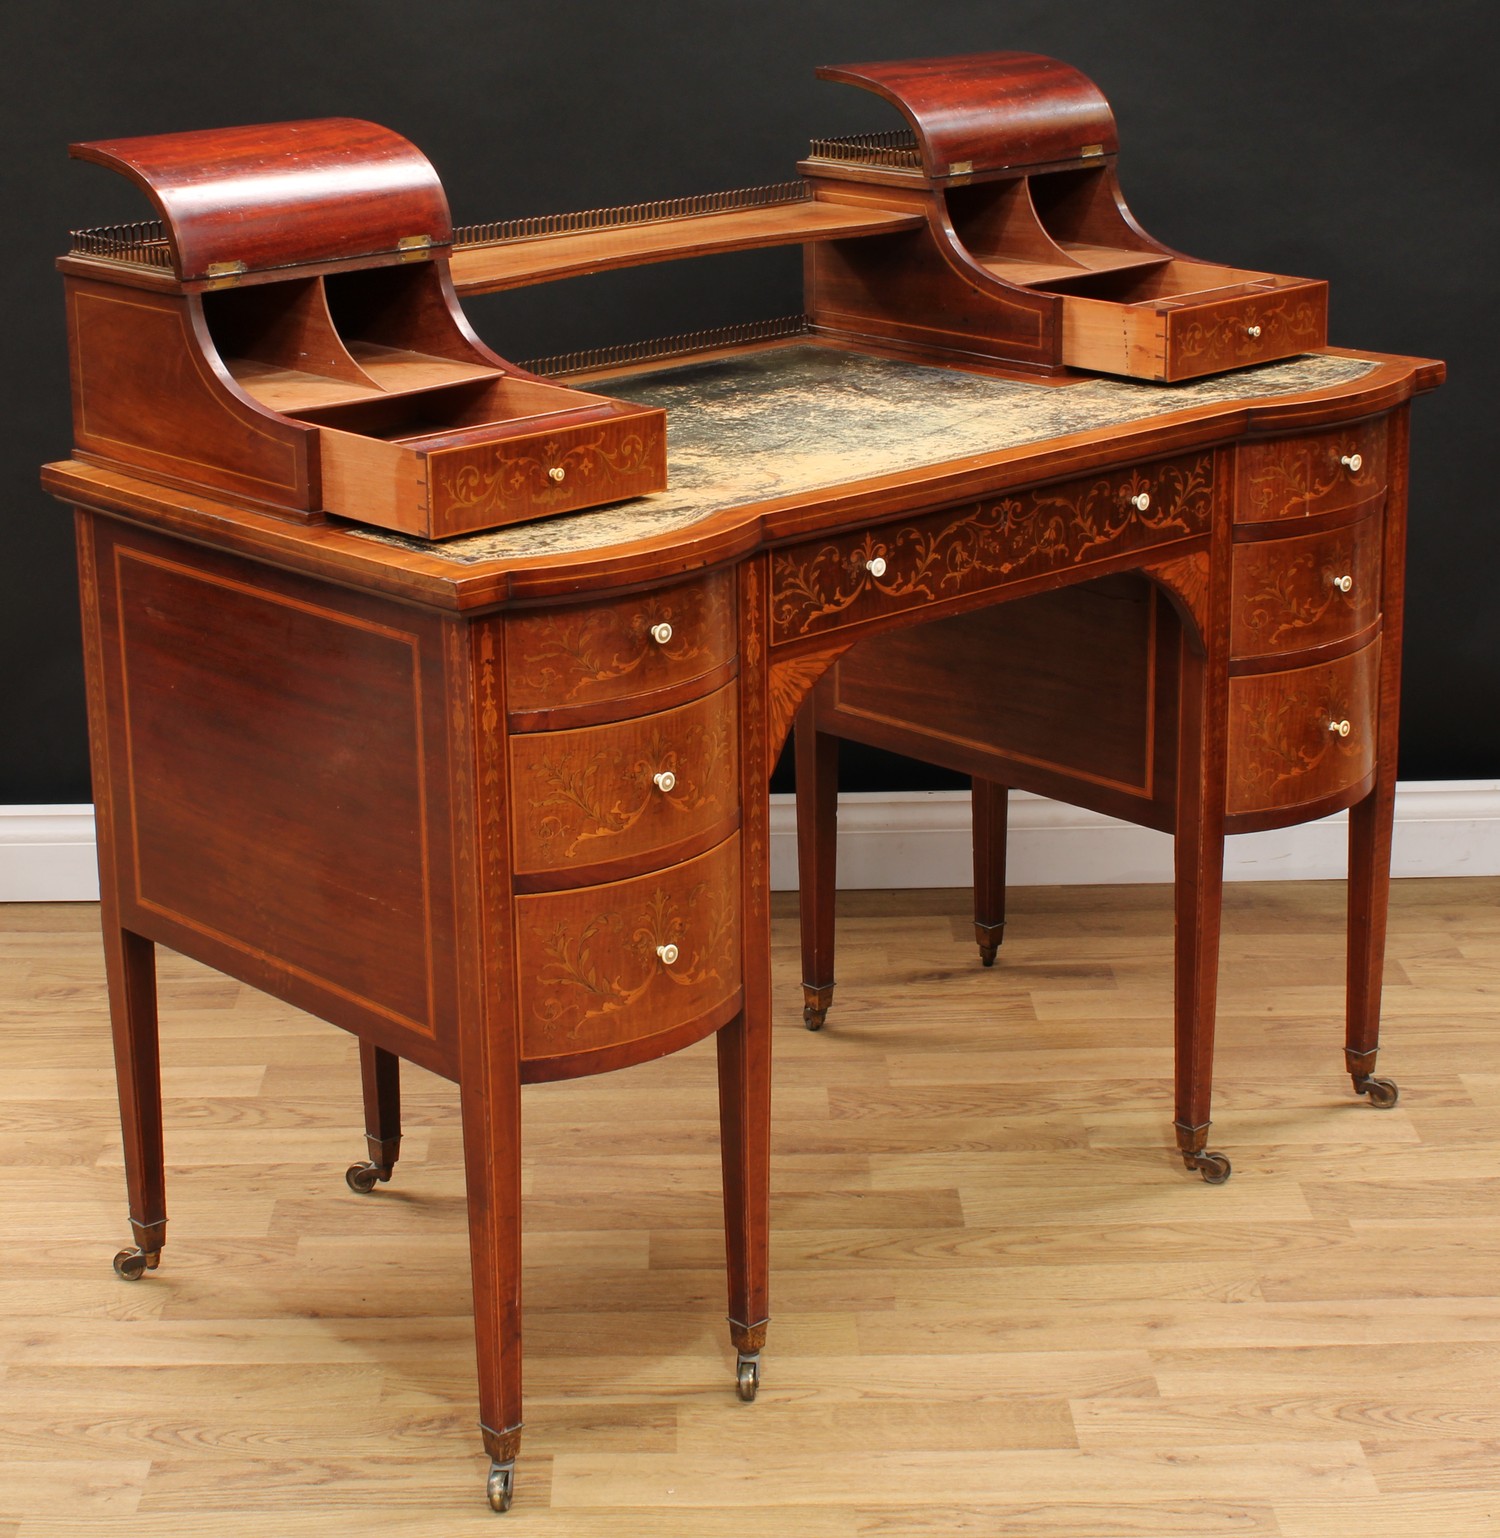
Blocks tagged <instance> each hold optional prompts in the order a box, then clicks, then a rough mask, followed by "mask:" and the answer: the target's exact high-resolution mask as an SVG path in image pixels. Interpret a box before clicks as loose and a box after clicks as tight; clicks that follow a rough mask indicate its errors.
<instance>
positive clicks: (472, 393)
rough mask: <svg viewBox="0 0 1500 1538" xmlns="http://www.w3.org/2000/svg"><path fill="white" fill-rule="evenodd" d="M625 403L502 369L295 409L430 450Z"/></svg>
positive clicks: (319, 421)
mask: <svg viewBox="0 0 1500 1538" xmlns="http://www.w3.org/2000/svg"><path fill="white" fill-rule="evenodd" d="M626 409H628V408H626V407H624V406H623V405H621V404H620V403H618V402H616V401H612V400H609V399H608V398H606V397H605V396H602V395H589V394H587V393H586V392H584V391H582V390H573V389H569V388H568V387H567V386H565V385H553V384H547V383H546V382H545V381H543V380H538V379H525V378H520V377H517V376H516V375H513V374H496V375H494V376H492V377H490V378H486V379H482V380H479V381H477V382H474V381H469V380H463V381H460V382H458V383H455V384H452V385H450V386H448V387H446V388H443V389H439V390H426V391H423V392H421V393H420V394H410V395H381V396H375V397H367V398H365V399H363V400H358V401H350V402H345V403H340V404H335V405H326V406H314V407H308V408H305V409H303V410H301V411H297V412H295V413H292V414H293V415H295V416H296V417H297V419H298V420H299V421H303V422H311V423H315V424H316V425H318V426H320V427H325V428H335V429H337V430H338V431H340V432H344V433H352V434H355V435H357V436H358V437H361V438H378V439H380V440H382V441H383V442H386V443H397V444H404V445H406V446H408V447H413V448H416V447H420V448H428V449H432V448H456V447H460V446H462V445H463V444H465V443H471V442H480V441H488V440H489V439H492V438H497V437H503V436H506V435H507V434H508V433H511V432H523V431H524V432H530V431H532V430H534V429H537V428H547V427H562V426H566V425H569V424H571V423H574V422H587V421H592V420H595V419H596V418H599V417H604V416H614V415H618V414H620V413H621V412H622V411H625V410H626Z"/></svg>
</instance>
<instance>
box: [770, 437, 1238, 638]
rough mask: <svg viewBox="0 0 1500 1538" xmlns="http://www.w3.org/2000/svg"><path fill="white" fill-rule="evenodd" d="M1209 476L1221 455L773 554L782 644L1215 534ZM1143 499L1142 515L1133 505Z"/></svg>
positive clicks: (776, 625)
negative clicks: (1175, 540)
mask: <svg viewBox="0 0 1500 1538" xmlns="http://www.w3.org/2000/svg"><path fill="white" fill-rule="evenodd" d="M1213 472H1214V456H1213V455H1212V454H1211V453H1207V454H1200V455H1197V456H1194V457H1190V458H1183V459H1175V460H1168V461H1165V462H1163V463H1160V464H1154V465H1149V466H1144V467H1141V468H1139V469H1136V470H1131V471H1125V472H1116V473H1114V474H1112V475H1103V476H1099V477H1097V478H1096V479H1092V480H1086V481H1070V482H1066V483H1065V484H1063V485H1060V486H1054V487H1050V488H1045V489H1041V490H1037V491H1023V492H1017V493H1015V494H1013V495H1009V496H1003V497H998V498H996V499H994V500H987V501H983V502H978V503H973V504H970V505H969V506H968V507H965V508H962V509H960V510H959V511H957V512H953V513H939V514H934V515H931V516H929V517H925V518H921V519H919V520H917V521H915V522H913V523H909V524H896V525H891V526H887V527H885V528H880V529H875V530H871V531H870V532H868V533H866V534H863V535H860V536H859V537H857V538H855V539H852V540H843V541H838V542H831V543H829V544H826V545H822V546H812V545H800V546H794V547H792V548H790V549H787V550H781V551H777V552H776V553H775V555H774V557H773V567H772V603H771V619H772V625H773V631H774V636H775V639H776V640H778V641H788V640H793V639H796V638H797V637H800V636H804V635H810V634H815V633H816V632H818V631H821V630H828V629H832V628H834V627H836V626H838V625H843V624H849V623H853V622H855V621H858V620H862V619H868V618H873V617H875V616H878V615H883V614H889V613H895V612H900V611H901V610H903V609H908V608H913V607H916V606H918V605H921V604H930V603H936V602H939V601H941V600H942V599H945V598H959V597H963V596H966V595H968V594H971V593H976V592H982V591H983V590H984V589H986V588H990V587H999V586H1001V585H1003V584H1004V583H1006V582H1008V581H1020V580H1022V579H1024V578H1027V577H1033V576H1040V575H1045V574H1046V573H1048V572H1052V571H1059V570H1065V569H1067V568H1070V567H1079V566H1084V565H1087V564H1088V563H1089V562H1090V561H1092V560H1104V559H1107V558H1109V557H1111V556H1116V555H1122V554H1126V553H1129V552H1131V551H1134V550H1139V549H1143V548H1149V547H1150V546H1151V545H1153V544H1165V543H1168V542H1169V541H1170V540H1171V539H1172V538H1174V537H1186V536H1191V535H1195V534H1204V533H1207V532H1208V529H1209V527H1210V523H1211V520H1212V515H1213ZM1142 497H1144V498H1145V499H1146V502H1147V505H1146V506H1145V507H1144V508H1142V507H1138V506H1137V505H1136V502H1135V501H1133V500H1132V499H1140V498H1142ZM882 563H883V564H882ZM872 566H873V567H874V568H875V569H874V570H872V569H871V567H872Z"/></svg>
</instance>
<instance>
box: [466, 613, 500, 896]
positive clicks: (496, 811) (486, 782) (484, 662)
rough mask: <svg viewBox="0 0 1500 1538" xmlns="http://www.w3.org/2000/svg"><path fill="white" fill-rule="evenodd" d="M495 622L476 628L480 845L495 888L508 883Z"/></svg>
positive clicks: (486, 621)
mask: <svg viewBox="0 0 1500 1538" xmlns="http://www.w3.org/2000/svg"><path fill="white" fill-rule="evenodd" d="M495 630H496V626H495V621H493V620H479V621H476V623H475V625H474V650H475V652H476V653H477V662H478V669H477V676H476V678H475V687H476V690H477V698H476V700H475V714H476V716H477V717H478V723H479V807H480V813H479V815H480V821H481V823H482V824H483V826H482V827H481V829H480V842H481V844H482V846H483V848H484V852H485V873H486V875H487V877H488V879H489V881H490V883H491V885H492V888H494V887H498V885H499V884H500V883H501V882H502V881H503V880H504V879H505V860H504V851H505V771H504V766H503V764H502V762H501V758H502V753H501V742H500V680H499V675H498V666H497V660H496V656H495V650H496V647H495V639H496V636H495Z"/></svg>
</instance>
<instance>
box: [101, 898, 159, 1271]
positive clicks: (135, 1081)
mask: <svg viewBox="0 0 1500 1538" xmlns="http://www.w3.org/2000/svg"><path fill="white" fill-rule="evenodd" d="M111 906H112V905H111ZM104 970H105V976H106V979H107V981H108V986H109V1020H110V1030H111V1033H112V1035H113V1037H114V1049H115V1079H116V1083H117V1086H118V1088H119V1094H120V1132H121V1138H122V1141H123V1144H124V1149H125V1190H126V1193H127V1196H128V1199H129V1202H130V1227H131V1230H132V1232H133V1233H134V1236H135V1248H134V1249H133V1250H121V1251H120V1253H119V1254H118V1255H116V1256H115V1271H116V1272H117V1273H118V1274H119V1275H120V1276H122V1277H124V1278H125V1279H126V1280H127V1281H132V1282H133V1281H135V1280H137V1278H139V1277H140V1276H142V1275H143V1274H144V1273H145V1272H146V1271H154V1270H155V1269H156V1267H157V1265H158V1264H159V1263H160V1260H161V1250H162V1244H163V1243H164V1241H165V1239H166V1232H167V1198H166V1170H165V1156H164V1152H163V1148H162V1124H161V1054H160V1046H159V1036H158V1030H157V1016H156V948H155V946H153V945H152V943H151V942H150V941H149V940H146V939H143V938H142V937H141V936H140V935H138V934H133V933H131V931H130V930H128V929H121V928H120V927H119V925H118V924H115V923H113V922H111V921H110V920H109V919H108V918H106V920H105V923H104Z"/></svg>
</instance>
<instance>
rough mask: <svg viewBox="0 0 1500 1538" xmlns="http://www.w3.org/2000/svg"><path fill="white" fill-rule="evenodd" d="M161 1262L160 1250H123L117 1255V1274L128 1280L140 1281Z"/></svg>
mask: <svg viewBox="0 0 1500 1538" xmlns="http://www.w3.org/2000/svg"><path fill="white" fill-rule="evenodd" d="M160 1264H161V1251H160V1250H140V1249H136V1250H121V1251H120V1253H119V1254H118V1255H116V1256H115V1275H116V1276H118V1277H120V1278H121V1279H122V1280H124V1281H127V1282H138V1281H140V1279H141V1278H142V1277H143V1276H144V1275H145V1274H146V1273H147V1272H148V1271H154V1270H156V1268H157V1267H158V1266H159V1265H160Z"/></svg>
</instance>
